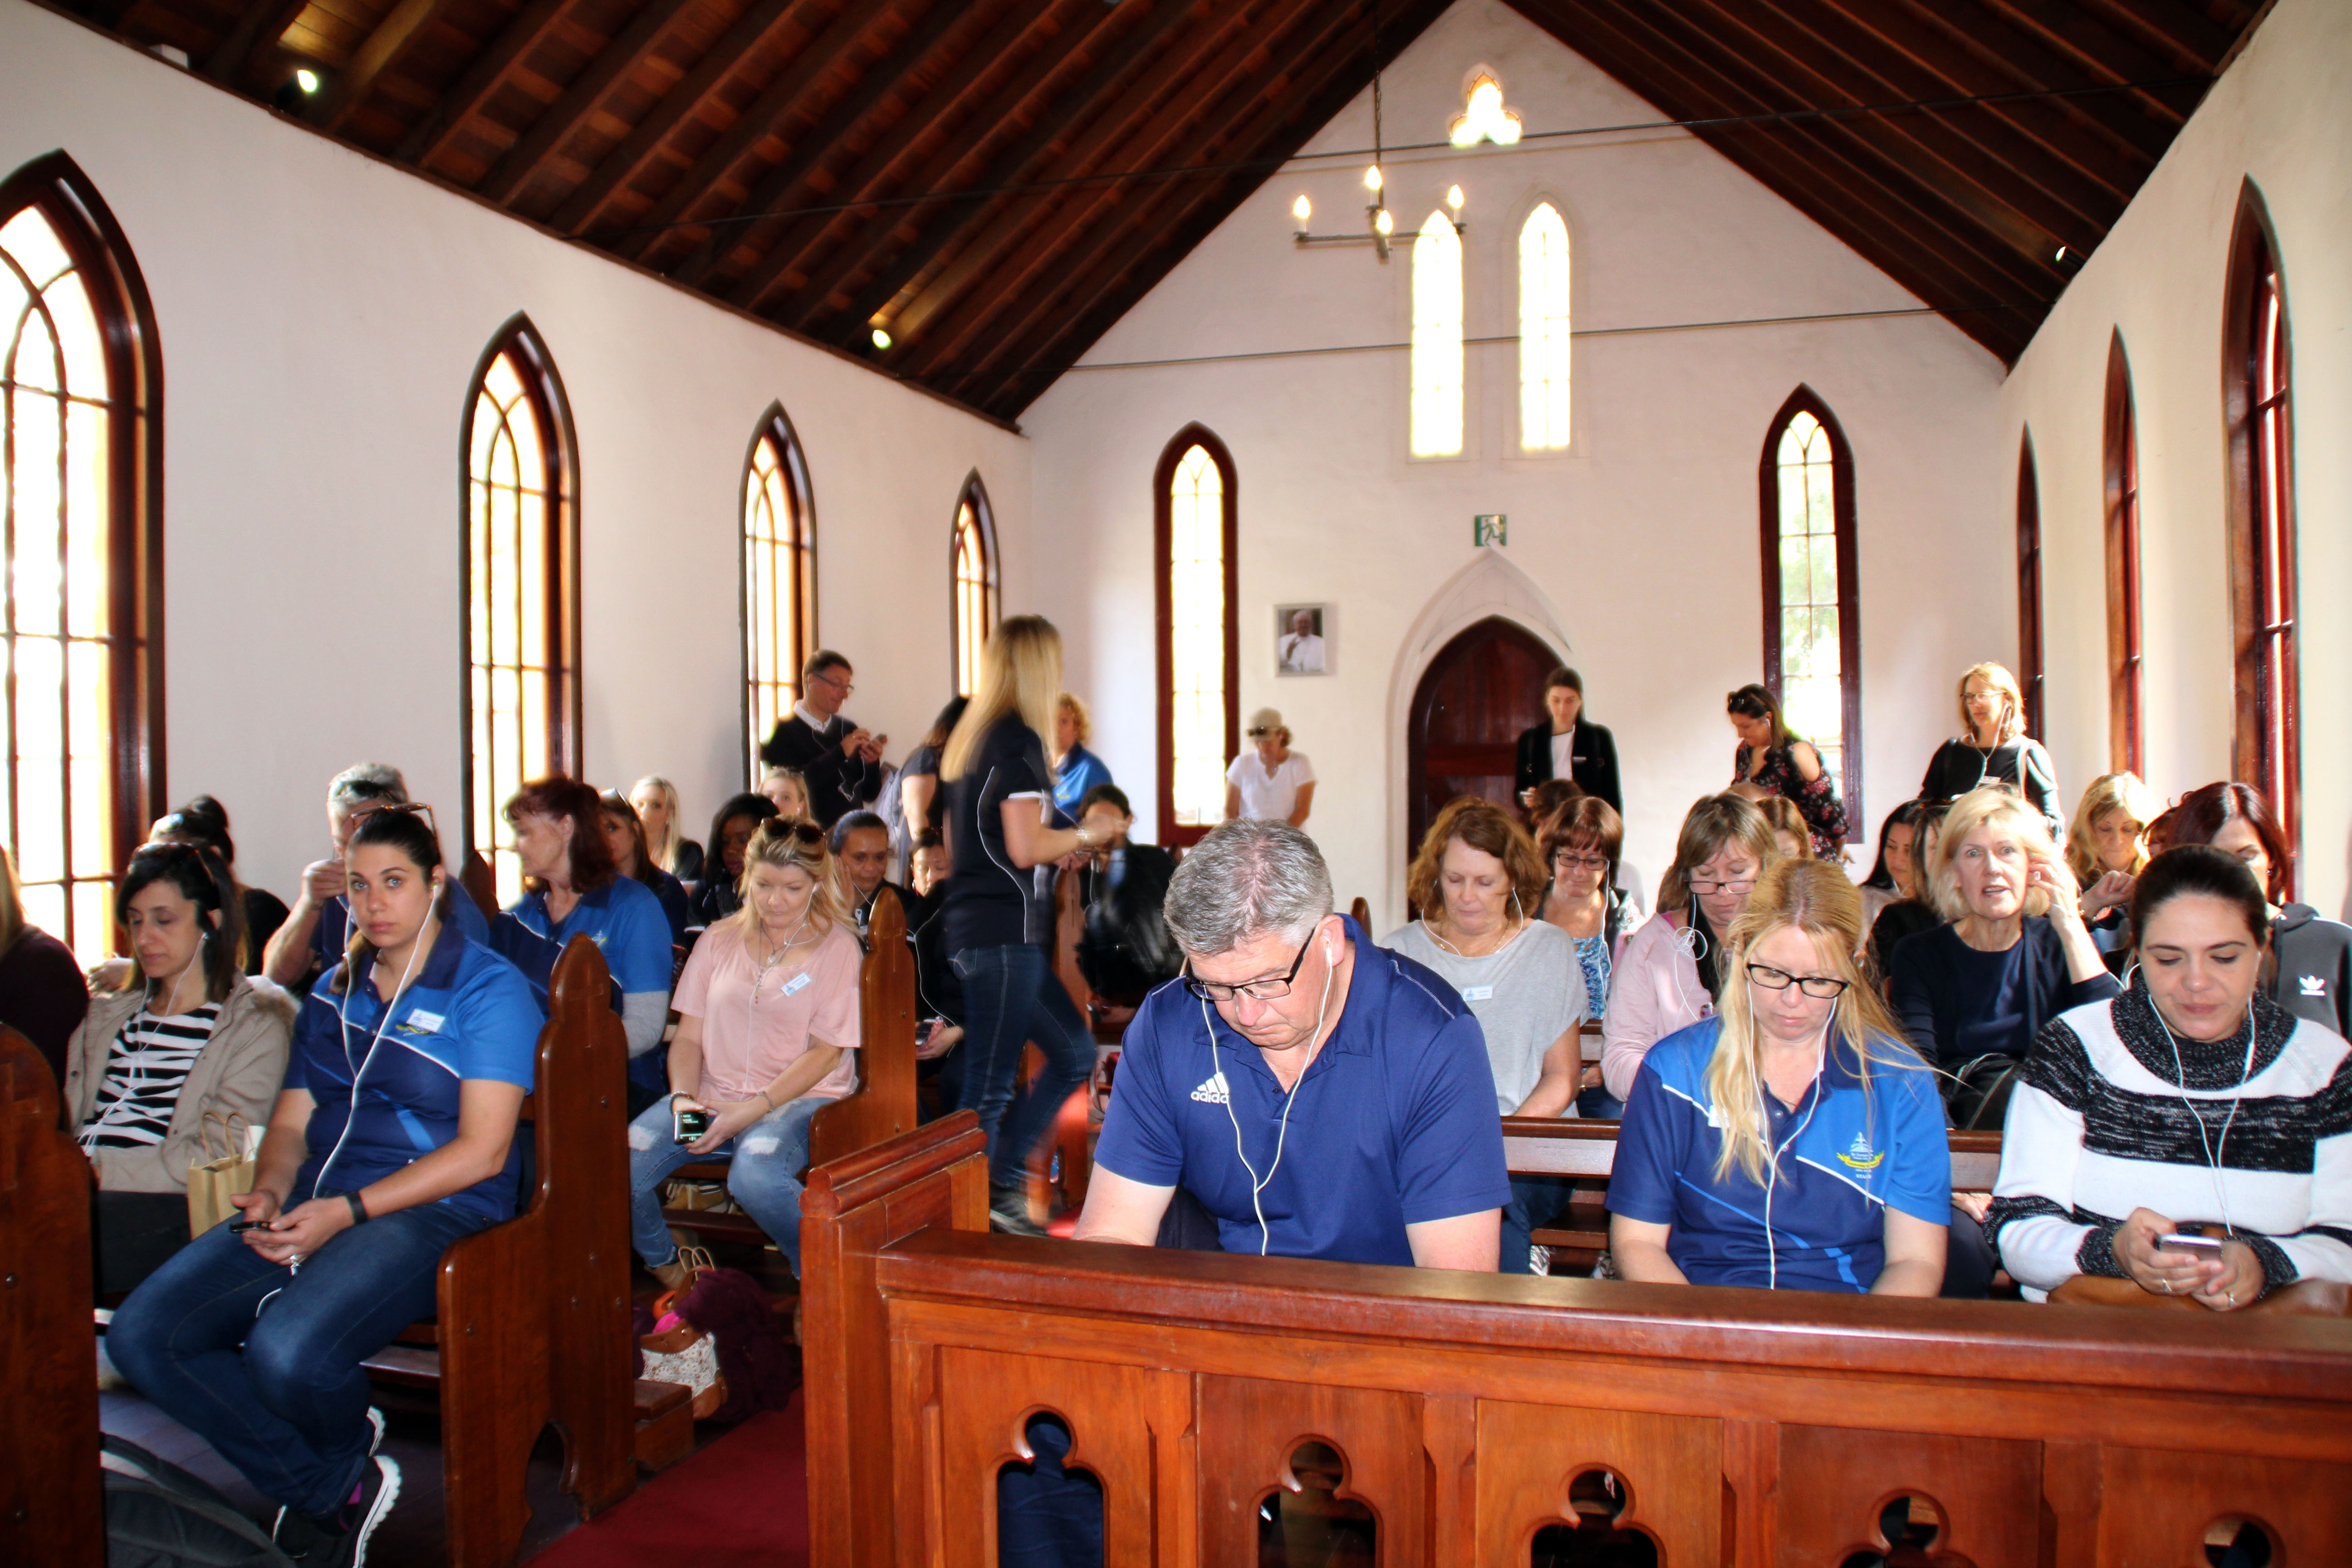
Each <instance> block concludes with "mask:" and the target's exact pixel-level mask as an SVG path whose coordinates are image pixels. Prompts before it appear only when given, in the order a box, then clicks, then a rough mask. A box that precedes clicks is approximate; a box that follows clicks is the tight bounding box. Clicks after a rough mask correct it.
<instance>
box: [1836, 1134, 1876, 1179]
mask: <svg viewBox="0 0 2352 1568" xmlns="http://www.w3.org/2000/svg"><path fill="white" fill-rule="evenodd" d="M1885 1158H1886V1153H1885V1151H1884V1150H1881V1151H1880V1152H1877V1153H1872V1152H1871V1150H1870V1134H1869V1133H1867V1132H1857V1133H1855V1134H1854V1135H1853V1142H1852V1143H1850V1144H1848V1145H1846V1151H1845V1152H1844V1153H1843V1154H1840V1155H1839V1156H1838V1163H1839V1164H1841V1165H1851V1166H1852V1167H1853V1169H1855V1170H1857V1171H1875V1170H1876V1169H1878V1165H1879V1162H1881V1161H1882V1160H1884V1159H1885Z"/></svg>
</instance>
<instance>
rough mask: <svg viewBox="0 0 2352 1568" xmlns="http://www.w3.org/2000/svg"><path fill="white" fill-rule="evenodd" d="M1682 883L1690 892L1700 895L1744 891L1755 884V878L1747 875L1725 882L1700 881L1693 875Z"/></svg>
mask: <svg viewBox="0 0 2352 1568" xmlns="http://www.w3.org/2000/svg"><path fill="white" fill-rule="evenodd" d="M1683 885H1684V886H1685V887H1686V888H1688V889H1690V890H1691V891H1692V892H1694V893H1698V894H1701V895H1705V894H1708V893H1744V892H1746V891H1747V890H1748V889H1750V888H1752V887H1754V886H1755V885H1756V879H1755V878H1754V877H1753V876H1748V877H1736V878H1734V879H1731V880H1730V881H1727V882H1702V881H1700V880H1699V879H1697V878H1696V877H1694V878H1692V879H1690V880H1689V881H1687V882H1685V883H1684V884H1683Z"/></svg>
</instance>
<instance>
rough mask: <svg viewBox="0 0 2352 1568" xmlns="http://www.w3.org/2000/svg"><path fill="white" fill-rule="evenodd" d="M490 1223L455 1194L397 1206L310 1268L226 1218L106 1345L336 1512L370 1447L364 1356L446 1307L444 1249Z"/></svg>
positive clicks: (136, 1299) (273, 1480) (118, 1361)
mask: <svg viewBox="0 0 2352 1568" xmlns="http://www.w3.org/2000/svg"><path fill="white" fill-rule="evenodd" d="M309 1195H310V1194H298V1195H297V1196H296V1197H295V1198H293V1199H292V1200H290V1201H289V1204H288V1205H287V1206H289V1208H290V1207H292V1206H293V1205H294V1204H295V1203H299V1202H301V1201H302V1200H303V1199H304V1198H307V1197H308V1196H309ZM488 1223H489V1222H488V1221H487V1220H485V1219H484V1218H482V1216H480V1215H474V1214H467V1213H466V1212H464V1211H462V1210H459V1209H456V1208H453V1207H451V1206H450V1205H447V1204H420V1205H417V1206H416V1207H415V1208H405V1209H397V1210H394V1212H393V1213H391V1214H388V1215H380V1216H379V1217H377V1218H375V1219H372V1220H370V1221H368V1222H367V1223H366V1224H365V1225H358V1226H352V1227H351V1228H350V1229H348V1230H345V1231H342V1232H340V1233H339V1234H337V1235H336V1237H334V1239H333V1240H331V1241H330V1242H328V1243H327V1245H326V1246H324V1247H320V1249H319V1250H318V1251H317V1252H315V1253H313V1254H312V1255H311V1256H310V1257H309V1258H304V1259H303V1260H302V1263H301V1266H300V1267H299V1268H288V1267H286V1266H285V1265H284V1264H281V1263H272V1262H270V1261H269V1260H268V1258H264V1257H262V1256H261V1254H259V1253H257V1252H256V1251H254V1250H253V1248H251V1247H247V1245H246V1244H245V1240H244V1238H243V1237H237V1236H232V1235H230V1234H229V1228H228V1226H226V1225H220V1226H214V1227H213V1228H212V1229H210V1230H208V1231H206V1232H205V1234H204V1235H202V1236H200V1237H196V1239H195V1240H194V1241H192V1242H190V1243H189V1244H188V1245H187V1246H186V1247H183V1248H181V1250H180V1251H179V1252H178V1253H177V1254H175V1255H174V1256H173V1258H172V1260H171V1261H170V1262H168V1263H166V1264H164V1265H163V1267H162V1268H158V1269H157V1270H156V1271H155V1272H154V1273H152V1274H151V1275H149V1276H148V1277H147V1279H146V1282H145V1283H144V1284H142V1285H141V1286H140V1287H139V1289H136V1290H134V1291H132V1292H131V1299H130V1300H127V1301H125V1302H123V1303H122V1305H121V1308H120V1309H118V1310H116V1312H115V1314H114V1321H113V1323H112V1324H111V1325H110V1327H109V1328H108V1330H107V1334H106V1353H107V1355H108V1357H109V1358H110V1359H111V1360H112V1361H113V1363H114V1364H115V1365H116V1366H117V1367H119V1368H121V1372H122V1375H123V1376H125V1377H127V1378H129V1379H130V1380H131V1383H132V1384H134V1385H136V1386H137V1388H138V1390H139V1392H140V1393H142V1394H145V1395H146V1396H147V1397H148V1398H150V1399H152V1400H153V1401H154V1402H155V1404H156V1405H157V1406H158V1407H159V1408H161V1409H162V1410H163V1413H164V1414H165V1415H169V1416H171V1417H172V1419H173V1420H174V1421H177V1422H179V1423H180V1425H182V1426H185V1427H187V1428H188V1429H189V1430H190V1431H192V1432H194V1433H195V1434H196V1435H197V1436H200V1437H202V1438H204V1439H205V1441H206V1442H207V1443H210V1444H211V1445H212V1446H213V1447H214V1448H215V1450H216V1451H217V1452H218V1453H219V1454H220V1456H221V1458H225V1459H226V1460H227V1461H228V1462H229V1463H230V1464H232V1465H235V1466H236V1468H238V1469H239V1470H241V1471H243V1472H244V1474H245V1478H246V1479H247V1480H249V1481H251V1482H252V1483H253V1485H254V1488H255V1489H256V1490H257V1491H259V1492H261V1493H262V1494H263V1495H264V1496H266V1497H270V1498H274V1499H276V1500H278V1502H281V1503H283V1504H285V1505H286V1506H287V1507H288V1508H290V1509H293V1510H296V1511H297V1512H299V1513H308V1514H314V1515H315V1514H326V1513H330V1512H331V1511H333V1510H335V1509H336V1508H337V1507H339V1506H340V1505H341V1503H342V1501H343V1500H344V1499H346V1498H348V1497H349V1496H350V1495H351V1493H352V1488H353V1487H354V1486H356V1485H358V1484H359V1480H360V1476H361V1468H362V1465H363V1464H364V1463H365V1461H366V1459H367V1448H368V1436H369V1433H368V1420H367V1407H368V1380H367V1373H364V1372H362V1371H361V1370H360V1363H361V1362H362V1361H363V1360H365V1359H366V1358H367V1357H369V1356H371V1355H373V1354H374V1353H375V1352H378V1351H380V1350H382V1349H383V1347H384V1346H385V1345H388V1344H390V1343H391V1342H392V1337H393V1335H394V1334H396V1333H398V1332H399V1331H401V1330H403V1329H404V1328H406V1327H407V1326H408V1325H409V1324H411V1323H413V1322H415V1321H417V1320H418V1319H420V1318H429V1317H431V1316H432V1315H433V1312H434V1310H435V1297H434V1282H435V1280H436V1278H437V1276H438V1275H439V1273H440V1269H441V1254H442V1253H443V1251H445V1250H446V1248H447V1247H448V1246H449V1244H450V1243H451V1242H453V1241H456V1240H457V1239H458V1238H459V1237H465V1236H467V1235H470V1234H471V1233H473V1232H474V1231H477V1230H479V1229H481V1228H483V1227H484V1226H486V1225H487V1224H488Z"/></svg>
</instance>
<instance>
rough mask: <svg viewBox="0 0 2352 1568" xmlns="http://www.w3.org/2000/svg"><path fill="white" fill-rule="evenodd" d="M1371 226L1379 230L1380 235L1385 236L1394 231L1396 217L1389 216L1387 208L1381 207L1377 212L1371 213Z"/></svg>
mask: <svg viewBox="0 0 2352 1568" xmlns="http://www.w3.org/2000/svg"><path fill="white" fill-rule="evenodd" d="M1372 227H1373V228H1375V229H1377V230H1378V231H1379V232H1380V234H1381V237H1383V238H1385V237H1388V236H1390V235H1391V234H1394V233H1395V232H1396V219H1394V218H1392V217H1391V216H1389V209H1388V208H1386V207H1382V208H1381V210H1380V211H1379V212H1377V213H1375V214H1373V215H1372Z"/></svg>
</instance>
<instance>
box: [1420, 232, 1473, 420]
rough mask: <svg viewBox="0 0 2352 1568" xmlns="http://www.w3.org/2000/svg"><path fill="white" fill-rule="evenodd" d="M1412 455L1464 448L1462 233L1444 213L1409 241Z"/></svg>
mask: <svg viewBox="0 0 2352 1568" xmlns="http://www.w3.org/2000/svg"><path fill="white" fill-rule="evenodd" d="M1461 451H1462V237H1461V235H1459V234H1458V233H1456V232H1455V231H1454V220H1453V219H1451V218H1449V217H1447V216H1445V215H1444V213H1442V212H1433V213H1432V214H1430V215H1429V221H1428V222H1427V223H1424V224H1423V225H1422V226H1421V233H1420V234H1419V235H1418V236H1416V237H1414V239H1413V242H1412V455H1413V456H1414V457H1416V458H1452V457H1458V456H1459V455H1460V454H1461Z"/></svg>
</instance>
